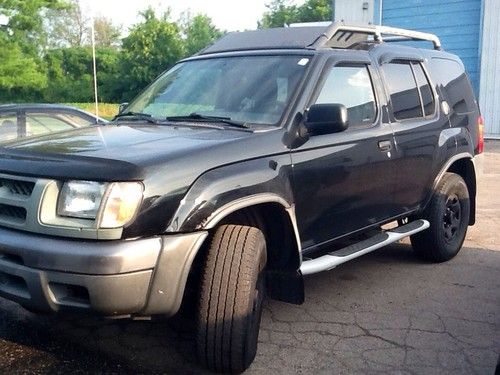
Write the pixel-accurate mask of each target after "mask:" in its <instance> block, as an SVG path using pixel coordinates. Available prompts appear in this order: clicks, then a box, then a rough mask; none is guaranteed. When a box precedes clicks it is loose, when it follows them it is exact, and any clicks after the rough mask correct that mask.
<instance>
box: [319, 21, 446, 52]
mask: <svg viewBox="0 0 500 375" xmlns="http://www.w3.org/2000/svg"><path fill="white" fill-rule="evenodd" d="M383 35H385V36H389V37H399V38H398V39H394V38H389V39H387V41H393V40H401V39H408V40H425V41H429V42H432V43H433V44H434V49H436V50H441V41H440V40H439V38H438V37H437V36H436V35H434V34H428V33H423V32H420V31H413V30H407V29H398V28H396V27H388V26H379V25H356V24H345V23H344V22H342V21H337V22H333V23H332V24H331V25H330V26H329V27H328V28H327V29H326V31H325V32H324V33H323V34H322V35H320V36H319V37H318V39H316V40H315V41H314V42H313V43H312V44H311V45H310V47H316V48H317V47H332V48H350V47H352V46H354V45H356V44H358V43H361V42H366V41H368V38H369V37H370V36H372V37H373V39H374V40H375V41H376V42H383V41H384V40H383Z"/></svg>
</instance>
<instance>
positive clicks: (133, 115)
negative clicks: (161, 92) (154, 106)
mask: <svg viewBox="0 0 500 375" xmlns="http://www.w3.org/2000/svg"><path fill="white" fill-rule="evenodd" d="M122 117H128V118H129V119H130V120H141V121H146V122H149V123H150V124H157V123H158V122H157V121H156V120H155V119H154V118H153V116H152V115H150V114H149V113H142V112H131V111H129V112H124V113H119V114H117V115H116V116H115V117H114V118H113V121H115V120H117V119H119V118H122Z"/></svg>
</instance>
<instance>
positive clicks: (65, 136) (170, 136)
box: [0, 124, 275, 181]
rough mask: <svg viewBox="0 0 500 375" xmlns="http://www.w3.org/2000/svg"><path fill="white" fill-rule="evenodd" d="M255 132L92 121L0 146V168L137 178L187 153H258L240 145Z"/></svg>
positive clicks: (226, 158)
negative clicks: (83, 125) (96, 123)
mask: <svg viewBox="0 0 500 375" xmlns="http://www.w3.org/2000/svg"><path fill="white" fill-rule="evenodd" d="M269 133H275V132H269ZM254 137H258V138H259V135H258V134H257V133H252V132H248V131H240V130H233V129H227V128H224V129H219V128H210V127H201V126H193V127H188V126H174V125H138V124H133V125H130V124H129V125H127V124H123V125H122V124H120V125H116V124H108V125H105V126H92V127H87V128H80V129H75V130H70V131H67V132H61V133H52V134H47V135H44V136H41V137H36V138H31V139H28V140H19V141H16V142H13V143H9V144H6V145H3V146H0V173H12V174H23V175H30V176H38V177H44V176H46V177H50V178H62V179H67V178H76V179H92V180H106V181H120V180H122V181H123V180H141V179H144V177H145V173H146V171H147V169H148V168H154V167H155V166H158V165H162V164H165V163H169V162H174V161H175V160H176V159H182V164H183V165H185V162H186V158H191V159H192V160H193V162H195V161H196V160H197V161H198V162H199V163H204V164H207V162H208V164H215V165H221V164H227V163H231V162H234V161H237V160H241V159H245V158H249V157H253V156H255V155H257V154H258V155H262V154H263V152H265V150H262V149H261V148H260V147H243V148H242V147H241V146H238V144H241V143H242V142H245V140H246V139H251V138H254ZM252 143H253V142H252ZM230 150H233V151H230ZM208 155H211V156H210V157H208ZM207 158H208V159H210V160H211V161H212V162H209V160H207ZM205 168H207V169H208V168H210V165H205Z"/></svg>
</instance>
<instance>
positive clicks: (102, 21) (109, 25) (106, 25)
mask: <svg viewBox="0 0 500 375" xmlns="http://www.w3.org/2000/svg"><path fill="white" fill-rule="evenodd" d="M120 29H121V28H120V27H119V26H116V25H115V24H113V21H111V20H110V19H109V18H106V17H103V16H100V17H96V18H95V19H94V30H95V44H96V46H99V47H118V46H119V45H120V43H121V31H120ZM89 39H90V38H89Z"/></svg>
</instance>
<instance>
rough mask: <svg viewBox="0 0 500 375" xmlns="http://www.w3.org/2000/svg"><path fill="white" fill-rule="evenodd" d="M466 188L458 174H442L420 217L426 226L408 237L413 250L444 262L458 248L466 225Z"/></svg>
mask: <svg viewBox="0 0 500 375" xmlns="http://www.w3.org/2000/svg"><path fill="white" fill-rule="evenodd" d="M469 213H470V200H469V190H468V189H467V185H466V183H465V181H464V180H463V178H462V177H460V176H459V175H457V174H455V173H449V172H447V173H445V174H444V176H443V178H442V179H441V181H440V182H439V184H438V186H437V187H436V189H435V191H434V195H433V196H432V199H431V202H430V203H429V206H428V207H427V209H426V210H425V212H424V215H423V218H424V219H427V220H429V222H430V228H429V229H428V230H425V231H423V232H420V233H417V234H414V235H413V236H411V244H412V246H413V249H414V250H415V252H416V253H417V254H418V255H420V256H421V257H423V258H424V259H426V260H430V261H434V262H445V261H447V260H450V259H451V258H453V257H454V256H455V255H457V254H458V252H459V251H460V249H461V248H462V244H463V243H464V240H465V235H466V233H467V227H468V225H469Z"/></svg>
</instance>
